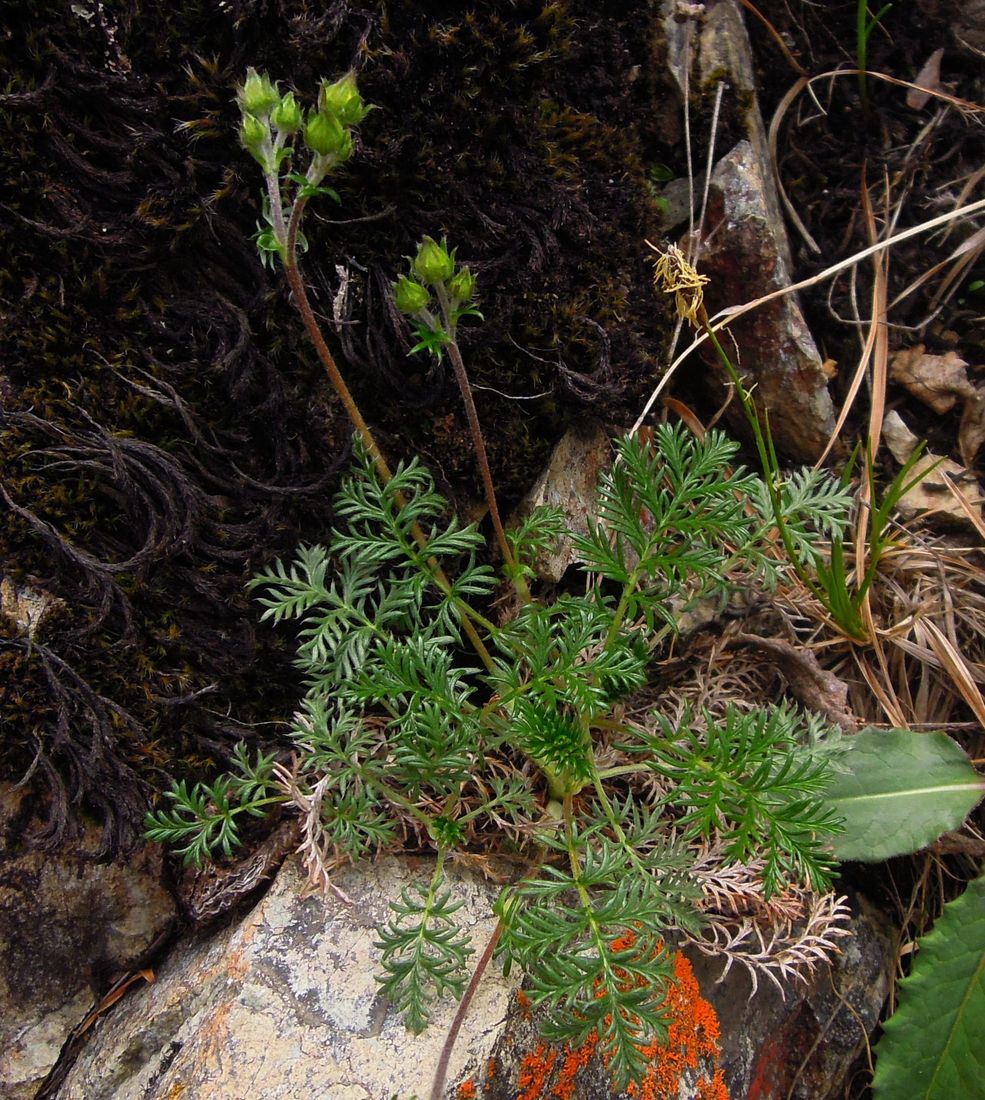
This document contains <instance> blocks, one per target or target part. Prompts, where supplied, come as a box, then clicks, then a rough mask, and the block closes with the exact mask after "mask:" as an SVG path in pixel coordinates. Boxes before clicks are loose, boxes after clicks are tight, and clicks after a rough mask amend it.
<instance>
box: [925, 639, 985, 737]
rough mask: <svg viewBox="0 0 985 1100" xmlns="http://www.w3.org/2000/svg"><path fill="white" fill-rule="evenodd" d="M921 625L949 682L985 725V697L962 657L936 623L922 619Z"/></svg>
mask: <svg viewBox="0 0 985 1100" xmlns="http://www.w3.org/2000/svg"><path fill="white" fill-rule="evenodd" d="M921 625H922V626H923V628H924V631H925V632H926V634H927V640H928V641H929V642H930V645H931V647H932V648H933V650H934V653H935V654H936V655H937V659H938V660H939V661H940V662H941V664H942V665H943V666H944V668H945V670H946V671H947V674H948V675H949V676H950V677H951V682H952V683H953V684H954V687H955V688H956V689H957V692H958V694H959V695H960V696H961V698H962V699H964V701H965V702H966V703H967V704H968V706H969V707H970V708H971V710H972V712H973V713H974V715H975V717H976V718H977V719H978V721H979V722H981V724H982V725H983V726H985V699H983V698H982V693H981V692H980V691H979V690H978V685H977V684H976V683H975V681H974V678H973V677H972V675H971V673H970V672H969V670H968V667H967V665H966V664H965V659H964V657H962V655H961V653H960V652H959V651H958V649H957V648H956V647H955V646H954V645H953V644H952V642H951V640H950V639H949V638H948V637H947V635H946V634H944V632H943V631H942V630H941V629H940V628H939V627H938V626H937V624H936V623H934V622H932V621H931V620H930V619H924V620H923V621H922V624H921Z"/></svg>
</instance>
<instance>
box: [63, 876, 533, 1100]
mask: <svg viewBox="0 0 985 1100" xmlns="http://www.w3.org/2000/svg"><path fill="white" fill-rule="evenodd" d="M428 873H429V865H428V863H427V861H424V860H412V859H407V858H404V859H399V858H386V859H381V860H380V861H379V862H377V863H375V864H370V865H362V866H361V867H360V868H358V869H348V870H346V871H342V872H339V874H338V875H337V876H336V879H335V881H336V883H337V885H338V886H339V887H340V888H341V889H342V890H344V891H345V892H346V893H347V894H348V895H349V897H351V898H352V900H353V903H354V904H353V905H352V906H346V905H344V904H342V903H340V902H338V901H335V900H329V901H324V900H322V899H321V898H317V897H309V898H304V899H303V898H301V896H300V893H301V888H302V885H303V875H302V873H301V871H300V870H299V868H298V865H297V863H296V861H295V860H293V859H292V860H289V861H288V862H287V863H286V864H285V866H284V868H283V869H282V870H281V872H280V874H279V875H278V877H277V879H276V881H275V883H274V885H273V886H272V887H271V889H270V891H269V893H268V894H267V895H266V897H264V898H263V900H262V901H261V902H260V903H259V904H258V905H257V906H256V908H255V909H254V910H253V911H252V912H251V913H250V914H249V915H248V916H247V917H246V918H245V919H244V920H243V921H242V923H240V924H239V925H237V926H234V927H232V928H229V929H226V930H224V931H223V932H221V933H219V934H218V935H216V936H215V937H214V938H213V939H211V940H207V941H201V940H199V941H195V942H190V943H185V944H182V945H179V947H178V948H176V949H175V951H174V952H173V953H172V955H171V956H170V957H169V958H168V960H167V962H166V963H165V965H164V966H163V967H162V968H161V971H160V973H159V974H158V980H157V982H156V983H155V985H153V986H148V987H145V988H142V989H139V990H137V991H135V992H134V993H133V994H132V995H130V996H128V998H127V1001H126V1003H125V1004H124V1005H122V1006H121V1010H119V1011H117V1012H114V1013H113V1014H111V1015H110V1016H109V1017H107V1018H106V1020H105V1021H103V1022H102V1023H101V1024H100V1025H99V1028H98V1033H97V1034H96V1036H95V1037H94V1040H93V1042H92V1043H91V1044H90V1046H89V1047H88V1048H87V1049H86V1050H85V1051H83V1054H82V1056H81V1057H80V1058H79V1060H78V1062H77V1063H76V1065H75V1066H74V1067H73V1069H72V1071H71V1073H70V1074H69V1076H68V1078H67V1079H66V1081H65V1083H64V1085H63V1086H62V1089H61V1091H60V1092H59V1097H60V1098H62V1100H138V1098H139V1100H164V1098H169V1100H170V1098H171V1097H176V1096H179V1095H180V1096H181V1098H182V1100H245V1098H250V1097H258V1098H260V1097H262V1098H263V1100H295V1098H301V1097H305V1098H307V1097H315V1096H317V1097H324V1098H325V1100H329V1098H330V1100H390V1098H391V1097H393V1096H398V1097H399V1098H400V1100H408V1098H409V1097H411V1096H412V1095H415V1094H416V1095H417V1096H418V1097H425V1096H427V1095H428V1094H429V1092H430V1085H431V1077H432V1073H433V1071H434V1067H435V1065H436V1063H437V1060H438V1056H439V1053H440V1050H441V1046H442V1044H443V1042H444V1037H445V1033H446V1031H447V1028H448V1026H449V1024H450V1023H451V1019H452V1017H453V1015H454V1011H455V1004H454V1003H453V1002H451V1001H449V1002H446V1003H444V1004H443V1005H442V1006H441V1007H440V1009H439V1010H438V1011H437V1012H436V1013H435V1016H434V1020H433V1023H432V1025H431V1027H429V1028H428V1029H427V1030H426V1031H425V1032H424V1033H423V1034H422V1035H419V1036H414V1035H411V1034H410V1032H408V1031H407V1029H406V1028H405V1027H404V1026H403V1024H402V1023H401V1022H400V1020H399V1019H398V1017H397V1016H396V1014H395V1013H394V1012H393V1011H392V1010H388V1009H387V1007H386V1005H385V1003H384V1001H383V999H382V998H381V997H380V995H379V992H378V984H377V982H376V981H375V978H374V975H375V974H376V972H377V963H378V959H379V951H378V950H377V949H376V948H375V947H374V946H373V941H374V940H375V939H376V929H377V927H378V925H380V924H381V923H383V922H384V921H385V920H386V918H387V915H388V913H389V910H388V908H387V901H388V900H389V899H392V898H396V897H399V894H400V890H401V889H402V888H405V887H407V886H410V885H411V884H412V883H414V882H415V881H421V880H422V879H423V878H424V877H426V876H427V874H428ZM447 881H448V886H449V887H450V888H451V890H452V892H453V895H454V897H455V899H456V900H460V901H462V902H464V904H463V907H462V909H461V910H460V911H459V913H458V917H459V919H460V923H461V925H462V926H463V928H465V929H466V930H467V931H468V932H469V933H470V934H471V935H472V937H473V943H474V946H475V948H476V951H477V952H481V951H482V948H483V946H484V945H485V943H486V940H487V938H488V936H489V935H490V934H491V933H492V930H493V928H494V926H495V921H494V919H493V917H492V916H491V907H492V903H493V902H494V901H495V899H496V896H497V894H498V888H497V887H495V886H493V885H491V884H487V883H485V882H483V881H482V880H481V879H478V878H476V877H474V876H472V875H469V874H464V873H462V872H459V871H458V870H456V869H455V868H454V867H452V868H449V870H448V874H447ZM515 987H516V983H515V981H507V980H505V979H504V978H503V977H502V975H501V973H500V972H499V971H498V969H497V968H496V967H492V968H490V970H489V971H488V972H487V975H486V978H485V980H484V981H483V982H482V984H481V985H480V988H479V992H478V994H477V996H476V999H475V1001H474V1002H473V1006H472V1011H471V1012H470V1014H469V1020H468V1022H467V1024H466V1027H465V1028H464V1029H463V1032H462V1034H461V1036H460V1038H459V1041H458V1043H457V1044H456V1049H455V1053H454V1056H453V1059H452V1064H451V1067H450V1073H449V1080H460V1079H461V1078H463V1077H465V1076H467V1075H468V1074H469V1073H471V1072H474V1071H475V1070H476V1068H477V1067H479V1066H481V1065H484V1064H485V1060H486V1059H487V1058H488V1056H489V1053H490V1051H491V1050H492V1046H493V1043H494V1041H495V1039H496V1037H497V1036H498V1034H499V1032H500V1030H501V1025H502V1022H503V1020H504V1019H505V1017H506V1014H507V1007H508V1002H509V1000H510V996H511V993H512V992H513V990H514V989H515ZM180 1090H183V1091H180Z"/></svg>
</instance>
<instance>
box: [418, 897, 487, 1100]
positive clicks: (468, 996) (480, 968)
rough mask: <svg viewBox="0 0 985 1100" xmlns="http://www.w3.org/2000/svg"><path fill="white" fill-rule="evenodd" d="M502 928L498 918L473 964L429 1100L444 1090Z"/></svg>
mask: <svg viewBox="0 0 985 1100" xmlns="http://www.w3.org/2000/svg"><path fill="white" fill-rule="evenodd" d="M503 928H504V924H503V918H502V917H500V918H499V920H498V921H497V922H496V927H495V928H494V929H493V932H492V935H491V936H490V937H489V942H488V943H487V944H486V947H485V950H484V951H483V952H482V956H481V957H480V959H479V961H478V962H477V963H476V964H475V970H474V971H473V973H472V979H471V981H470V982H469V984H468V988H467V989H466V990H465V992H464V993H463V994H462V999H461V1000H460V1001H459V1002H458V1009H457V1010H456V1012H455V1018H454V1020H452V1022H451V1027H450V1028H449V1029H448V1034H447V1035H446V1036H445V1045H444V1046H443V1047H442V1048H441V1057H440V1058H439V1059H438V1065H437V1067H436V1068H435V1071H434V1080H433V1082H432V1084H431V1097H430V1100H441V1095H442V1093H443V1092H444V1089H445V1079H446V1078H447V1076H448V1063H449V1061H450V1060H451V1053H452V1051H453V1050H454V1049H455V1042H456V1040H457V1039H458V1033H459V1032H460V1031H461V1030H462V1024H464V1023H465V1017H466V1016H467V1015H468V1011H469V1008H470V1006H471V1004H472V998H473V997H474V996H475V991H476V990H477V989H478V988H479V982H480V981H482V975H483V974H484V973H485V971H486V967H487V966H488V965H489V963H490V961H491V960H492V957H493V953H494V952H495V950H496V945H497V944H498V943H499V938H500V936H502V934H503Z"/></svg>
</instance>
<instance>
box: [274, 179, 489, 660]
mask: <svg viewBox="0 0 985 1100" xmlns="http://www.w3.org/2000/svg"><path fill="white" fill-rule="evenodd" d="M305 205H306V200H305V199H303V198H299V199H297V201H296V202H295V203H294V208H293V209H292V211H291V219H290V221H289V222H288V225H287V241H286V255H285V257H284V272H285V274H286V275H287V282H288V285H289V286H290V288H291V293H292V294H293V295H294V304H295V305H296V306H297V308H298V312H299V313H300V314H301V319H302V321H303V322H304V327H305V329H306V330H307V332H308V336H309V338H310V339H311V342H312V344H314V346H315V351H316V352H317V353H318V358H319V359H320V360H321V363H322V366H323V367H324V368H325V371H326V372H327V374H328V377H329V381H330V382H331V383H332V387H333V389H334V390H335V392H336V393H337V394H338V395H339V397H340V398H341V399H342V404H343V405H344V406H345V411H346V412H347V413H348V415H349V419H350V420H351V421H352V424H353V427H354V428H355V429H356V434H357V435H358V436H359V439H360V441H361V442H362V445H363V446H364V447H365V448H366V452H367V454H368V455H369V456H370V458H371V459H372V462H373V466H374V468H375V469H376V472H377V473H378V474H379V476H380V480H381V481H382V482H383V484H384V485H389V484H390V482H391V481H392V480H393V473H392V471H391V470H390V467H389V465H388V464H387V461H386V459H385V458H384V457H383V452H382V451H381V450H380V448H379V447H378V446H377V443H376V439H375V437H374V436H373V433H372V431H371V430H370V428H369V425H368V424H367V423H366V421H365V420H364V419H363V415H362V413H361V412H360V411H359V406H358V405H357V404H356V400H355V398H354V397H353V396H352V393H351V392H350V390H349V387H348V386H347V385H346V382H345V379H344V378H343V377H342V372H341V371H340V370H339V368H338V365H337V364H336V362H335V357H334V356H333V355H332V353H331V351H330V350H329V347H328V344H326V343H325V337H324V336H323V335H322V331H321V326H320V325H319V324H318V319H317V318H316V317H315V312H314V310H313V309H312V308H311V302H310V301H309V300H308V294H307V291H306V290H305V288H304V280H303V279H302V278H301V272H300V270H299V269H298V263H297V237H298V226H299V225H300V223H301V214H302V212H303V210H304V207H305ZM396 499H397V506H398V507H401V508H402V507H403V506H404V503H405V502H404V499H403V497H402V496H401V494H399V493H398V494H397V495H396ZM410 533H411V535H412V536H413V538H414V541H415V542H416V543H417V545H418V546H419V547H420V548H421V549H422V550H426V549H427V541H428V540H427V535H425V534H424V532H423V530H422V529H421V526H420V524H418V523H414V524H413V525H412V526H411V531H410ZM429 565H430V567H431V572H432V576H433V577H434V579H435V582H436V583H437V584H438V586H439V587H440V588H441V590H442V591H443V592H445V593H446V594H448V593H450V592H451V591H452V584H451V581H449V580H448V577H447V575H446V574H445V571H444V570H443V569H442V568H441V566H440V565H439V564H438V563H437V562H436V561H434V560H433V559H431V560H430V561H429ZM456 602H457V603H458V606H459V609H460V610H461V611H462V620H461V621H462V629H463V630H464V631H465V634H466V636H467V637H468V639H469V641H470V642H471V643H472V648H473V649H474V650H475V651H476V653H477V654H478V655H479V658H480V659H481V660H482V663H483V664H484V665H485V666H486V668H487V669H488V670H489V671H490V672H492V671H494V670H495V667H496V666H495V662H494V661H493V658H492V654H490V652H489V650H488V649H487V648H486V644H485V642H483V640H482V638H480V637H479V634H478V631H477V630H476V629H475V624H474V623H473V621H472V616H473V612H472V609H471V608H470V607H468V605H467V604H464V603H462V602H461V601H456Z"/></svg>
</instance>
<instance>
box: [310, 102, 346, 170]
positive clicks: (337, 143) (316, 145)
mask: <svg viewBox="0 0 985 1100" xmlns="http://www.w3.org/2000/svg"><path fill="white" fill-rule="evenodd" d="M304 140H305V144H306V145H307V146H308V148H309V149H310V150H311V151H312V152H313V153H317V154H318V155H319V156H322V157H327V156H331V155H333V154H334V155H335V156H337V157H338V159H339V160H346V159H348V157H349V155H350V154H351V152H352V137H351V135H350V134H349V132H348V131H347V130H346V129H345V128H344V127H343V125H342V123H341V122H339V120H338V119H337V118H336V117H335V116H334V115H326V114H323V113H322V112H321V111H318V112H314V111H312V112H310V113H309V114H308V122H307V124H306V125H305V128H304Z"/></svg>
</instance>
